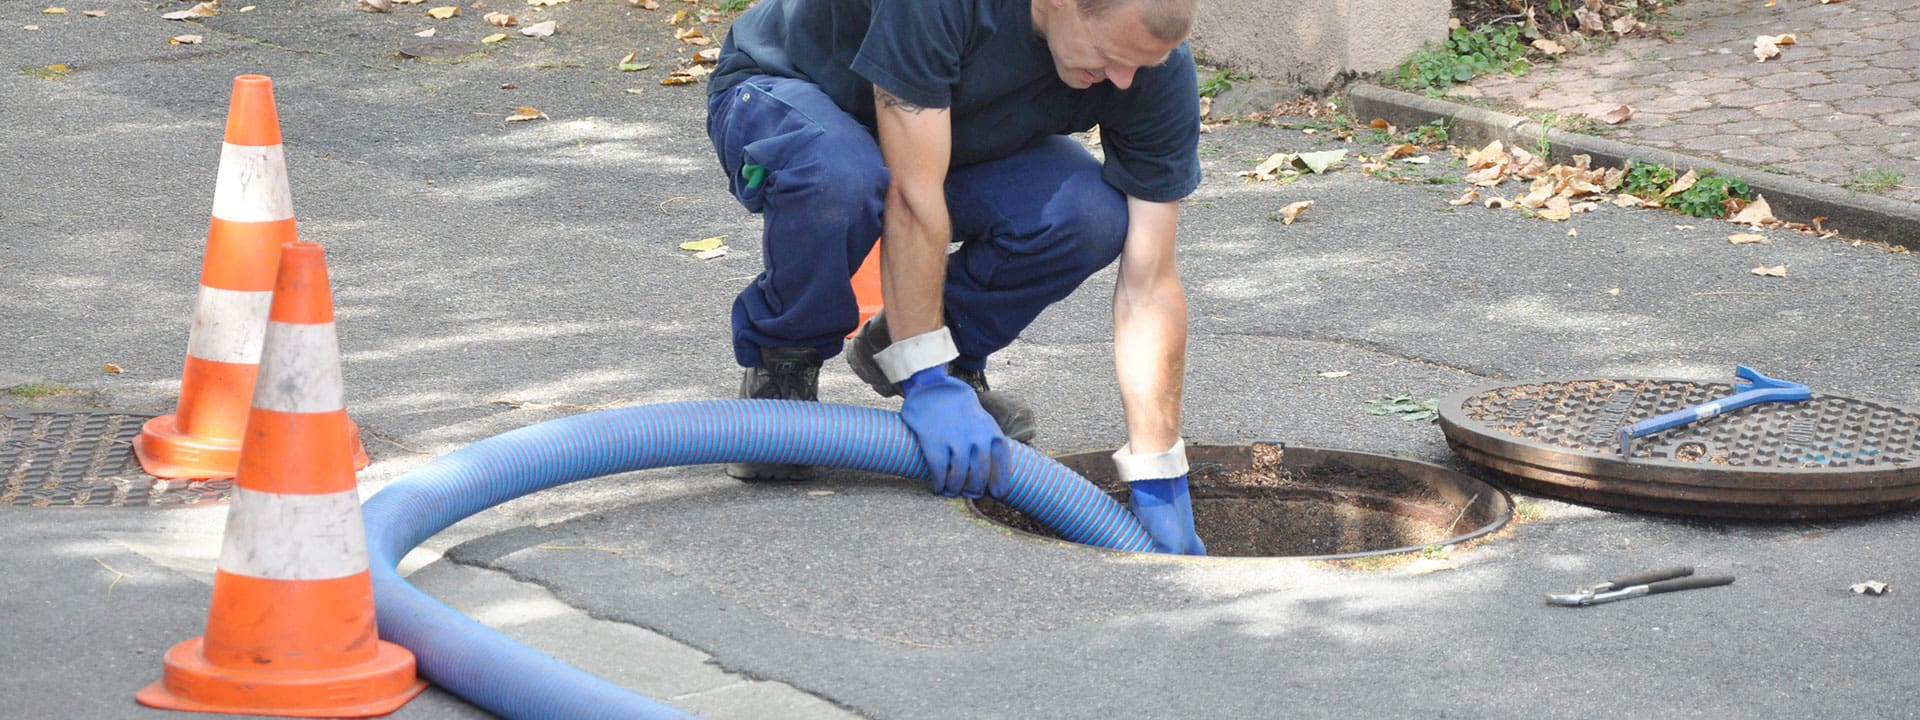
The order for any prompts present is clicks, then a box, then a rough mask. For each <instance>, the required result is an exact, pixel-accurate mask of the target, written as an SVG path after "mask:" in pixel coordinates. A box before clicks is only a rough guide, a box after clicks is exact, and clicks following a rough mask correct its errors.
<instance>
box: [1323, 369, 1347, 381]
mask: <svg viewBox="0 0 1920 720" xmlns="http://www.w3.org/2000/svg"><path fill="white" fill-rule="evenodd" d="M1352 374H1353V371H1352V370H1332V371H1329V372H1323V373H1320V377H1323V378H1328V379H1333V380H1338V379H1340V378H1343V377H1346V376H1348V375H1352Z"/></svg>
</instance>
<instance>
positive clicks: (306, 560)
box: [220, 487, 367, 580]
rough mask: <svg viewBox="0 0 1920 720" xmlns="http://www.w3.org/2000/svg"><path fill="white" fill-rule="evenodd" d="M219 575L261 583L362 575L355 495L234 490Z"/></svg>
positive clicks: (362, 537) (362, 542)
mask: <svg viewBox="0 0 1920 720" xmlns="http://www.w3.org/2000/svg"><path fill="white" fill-rule="evenodd" d="M220 569H221V570H225V571H227V572H230V573H234V574H238V575H246V576H248V577H256V578H262V579H266V580H332V579H335V578H343V577H348V576H351V575H355V574H358V573H360V572H363V571H365V570H366V569H367V531H366V527H365V525H364V524H363V523H362V521H361V519H360V491H359V490H346V491H343V492H337V493H327V494H324V495H283V494H280V493H270V492H260V491H257V490H248V489H246V488H240V487H237V488H234V489H233V501H232V502H231V503H229V504H228V506H227V531H226V535H225V536H224V537H223V538H222V540H221V542H220Z"/></svg>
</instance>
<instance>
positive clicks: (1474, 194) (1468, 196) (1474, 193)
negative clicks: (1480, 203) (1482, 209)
mask: <svg viewBox="0 0 1920 720" xmlns="http://www.w3.org/2000/svg"><path fill="white" fill-rule="evenodd" d="M1479 199H1480V191H1479V190H1475V189H1473V188H1467V191H1466V192H1464V193H1461V194H1460V197H1457V198H1454V199H1452V200H1448V201H1447V204H1448V205H1454V206H1459V205H1465V204H1467V203H1470V202H1473V201H1475V200H1479Z"/></svg>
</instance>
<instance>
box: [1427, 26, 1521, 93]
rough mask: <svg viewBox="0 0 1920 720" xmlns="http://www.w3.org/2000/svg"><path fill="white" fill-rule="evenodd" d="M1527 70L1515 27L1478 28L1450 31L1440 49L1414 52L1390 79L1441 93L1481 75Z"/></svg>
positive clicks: (1434, 48)
mask: <svg viewBox="0 0 1920 720" xmlns="http://www.w3.org/2000/svg"><path fill="white" fill-rule="evenodd" d="M1530 67H1531V66H1530V65H1528V64H1527V43H1526V41H1524V40H1522V39H1521V36H1520V27H1519V26H1518V25H1508V26H1506V27H1494V26H1492V25H1482V26H1480V27H1478V28H1475V29H1472V30H1469V29H1467V28H1454V30H1453V32H1452V33H1451V34H1449V35H1448V36H1447V41H1446V43H1445V44H1443V45H1441V46H1440V47H1438V48H1436V47H1433V46H1432V45H1430V44H1429V45H1427V46H1424V47H1422V48H1420V49H1419V50H1415V51H1414V52H1413V55H1412V56H1411V57H1409V58H1408V59H1407V61H1406V62H1403V63H1401V64H1400V66H1399V67H1398V68H1395V69H1394V71H1393V79H1394V82H1395V83H1397V84H1399V85H1400V86H1401V87H1403V88H1406V89H1408V90H1421V91H1444V90H1446V89H1447V88H1450V87H1453V86H1454V85H1458V84H1460V83H1464V82H1468V81H1470V80H1473V79H1474V78H1475V77H1479V76H1481V75H1487V74H1491V73H1496V72H1506V73H1513V74H1515V75H1524V74H1526V72H1527V70H1528V69H1529V68H1530Z"/></svg>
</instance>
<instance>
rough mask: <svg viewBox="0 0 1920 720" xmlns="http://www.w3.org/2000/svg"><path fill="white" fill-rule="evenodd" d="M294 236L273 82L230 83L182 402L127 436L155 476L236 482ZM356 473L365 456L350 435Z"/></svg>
mask: <svg viewBox="0 0 1920 720" xmlns="http://www.w3.org/2000/svg"><path fill="white" fill-rule="evenodd" d="M295 239H296V237H295V233H294V220H293V194H292V192H291V191H290V190H289V188H288V186H287V160H286V155H285V153H284V151H283V150H282V148H281V145H280V117H279V115H278V113H277V112H275V110H274V107H273V81H272V80H270V79H268V78H266V77H264V76H260V75H242V76H240V77H237V78H234V80H233V99H232V102H231V104H230V105H229V106H228V109H227V135H226V145H225V147H223V148H222V149H221V151H220V175H219V178H218V180H217V181H216V182H215V183H214V186H213V222H212V224H211V225H210V226H209V227H208V228H207V254H206V258H205V259H204V260H203V261H202V262H201V268H200V293H199V296H198V297H197V298H196V299H195V301H194V306H193V328H192V330H191V331H190V333H189V335H188V338H187V362H186V369H185V371H184V372H182V373H181V377H180V404H179V407H178V409H177V410H176V411H175V412H174V413H173V414H172V415H163V416H160V417H157V418H154V419H152V420H149V421H147V423H146V425H145V426H143V427H141V428H140V436H139V437H138V438H136V439H135V440H134V443H133V450H134V455H135V456H136V457H138V458H139V459H140V467H141V468H142V469H144V470H146V471H147V474H149V475H152V476H154V477H160V478H168V479H195V480H200V479H207V478H227V477H233V475H234V471H235V469H236V468H238V467H239V465H240V438H241V435H242V433H244V432H245V430H246V424H247V412H248V407H247V404H248V402H249V401H250V400H252V398H253V383H254V379H255V378H256V376H257V375H258V374H259V370H260V338H261V336H262V335H263V334H264V333H265V331H266V327H267V307H268V305H269V304H270V303H271V302H272V301H273V279H274V277H273V276H274V269H275V268H277V267H278V266H279V262H280V246H281V245H283V244H285V243H288V242H292V241H294V240H295ZM354 438H355V439H354V463H355V464H354V469H356V470H357V469H360V468H364V467H366V466H367V462H368V458H367V453H366V450H365V449H364V448H362V447H361V445H360V441H359V439H358V438H359V432H358V430H357V429H356V431H355V432H354Z"/></svg>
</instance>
